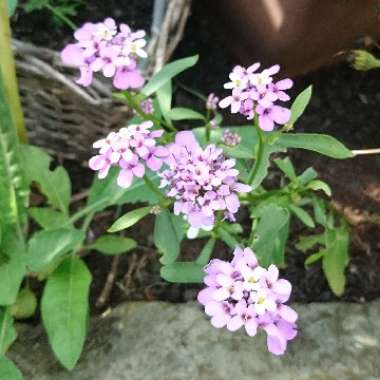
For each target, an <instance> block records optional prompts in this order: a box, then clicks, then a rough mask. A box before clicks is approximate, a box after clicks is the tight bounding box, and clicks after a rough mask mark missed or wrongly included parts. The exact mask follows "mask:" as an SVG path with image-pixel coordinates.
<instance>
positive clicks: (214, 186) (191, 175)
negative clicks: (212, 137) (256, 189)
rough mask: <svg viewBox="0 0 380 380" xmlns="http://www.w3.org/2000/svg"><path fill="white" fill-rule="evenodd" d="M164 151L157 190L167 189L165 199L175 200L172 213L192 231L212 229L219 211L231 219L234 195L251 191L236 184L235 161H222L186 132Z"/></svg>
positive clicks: (235, 206)
mask: <svg viewBox="0 0 380 380" xmlns="http://www.w3.org/2000/svg"><path fill="white" fill-rule="evenodd" d="M168 149H169V151H170V155H169V157H168V159H167V164H168V166H169V168H168V169H167V170H164V171H163V172H162V173H161V174H160V176H161V185H160V187H166V186H169V191H168V193H167V196H168V197H172V198H174V199H175V203H174V213H175V214H176V215H179V214H183V215H184V216H185V217H186V219H187V220H188V222H189V224H190V226H191V227H193V228H196V229H198V228H203V229H209V228H210V227H212V226H213V225H214V222H215V212H216V211H219V210H220V211H224V213H225V216H226V217H227V218H228V219H232V220H233V216H234V214H235V213H236V212H237V211H238V209H239V207H240V202H239V198H238V195H237V194H238V193H246V192H249V191H250V190H251V187H250V186H248V185H245V184H242V183H239V182H238V181H237V176H238V174H239V171H238V170H237V169H235V168H234V166H235V160H233V159H226V158H225V157H224V156H223V151H222V149H218V148H216V147H215V145H208V146H207V147H206V148H205V149H202V148H201V147H200V146H199V144H198V142H197V141H196V139H195V137H194V135H193V134H192V132H187V131H185V132H179V133H177V135H176V139H175V143H173V144H171V145H170V146H169V147H168Z"/></svg>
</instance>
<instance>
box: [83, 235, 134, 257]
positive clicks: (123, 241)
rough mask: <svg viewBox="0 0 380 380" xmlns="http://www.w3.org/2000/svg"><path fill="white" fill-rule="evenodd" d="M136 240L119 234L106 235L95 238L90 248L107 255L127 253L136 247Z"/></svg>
mask: <svg viewBox="0 0 380 380" xmlns="http://www.w3.org/2000/svg"><path fill="white" fill-rule="evenodd" d="M136 246H137V243H136V241H135V240H133V239H130V238H126V237H123V236H117V235H105V236H101V237H99V238H98V239H96V240H95V242H94V243H93V244H91V245H90V246H88V247H87V248H88V249H95V250H96V251H99V252H101V253H103V254H105V255H118V254H120V253H127V252H129V251H131V250H132V249H134V248H136Z"/></svg>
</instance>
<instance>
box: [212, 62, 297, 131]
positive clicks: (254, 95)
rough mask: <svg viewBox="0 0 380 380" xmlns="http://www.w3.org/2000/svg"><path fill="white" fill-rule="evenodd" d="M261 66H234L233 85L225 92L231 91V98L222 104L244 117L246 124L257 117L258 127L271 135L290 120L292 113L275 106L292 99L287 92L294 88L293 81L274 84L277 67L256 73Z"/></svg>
mask: <svg viewBox="0 0 380 380" xmlns="http://www.w3.org/2000/svg"><path fill="white" fill-rule="evenodd" d="M259 67H260V63H255V64H253V65H251V66H249V67H248V68H244V67H242V66H235V67H234V68H233V70H232V72H231V73H230V75H229V78H230V80H231V81H230V82H227V83H225V84H224V88H227V89H231V90H232V93H231V95H229V96H227V97H225V98H224V99H222V100H221V101H220V102H219V107H221V108H227V107H230V108H231V113H241V114H242V115H244V116H245V117H246V118H247V120H252V119H253V118H254V117H255V115H257V118H258V122H259V126H260V128H261V129H262V130H264V131H272V130H273V129H274V128H275V126H276V125H284V124H286V123H287V122H288V121H289V119H290V110H289V109H288V108H285V107H282V106H280V105H278V104H276V102H277V101H280V102H285V101H288V100H289V99H290V97H289V95H288V94H287V93H286V92H285V91H286V90H288V89H290V88H291V87H292V86H293V81H292V80H291V79H288V78H287V79H282V80H280V81H278V82H274V81H273V75H275V74H277V73H278V72H279V70H280V66H279V65H274V66H272V67H269V68H268V69H264V70H263V71H262V72H257V70H258V69H259Z"/></svg>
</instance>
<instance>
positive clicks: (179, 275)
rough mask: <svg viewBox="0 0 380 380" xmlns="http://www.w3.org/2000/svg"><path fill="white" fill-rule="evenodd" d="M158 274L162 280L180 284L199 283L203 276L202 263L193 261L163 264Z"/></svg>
mask: <svg viewBox="0 0 380 380" xmlns="http://www.w3.org/2000/svg"><path fill="white" fill-rule="evenodd" d="M160 274H161V277H162V278H163V279H164V280H166V281H169V282H175V283H180V284H181V283H182V284H188V283H201V282H202V281H203V277H204V271H203V265H200V264H197V263H193V262H176V263H172V264H169V265H164V266H163V267H162V268H161V271H160Z"/></svg>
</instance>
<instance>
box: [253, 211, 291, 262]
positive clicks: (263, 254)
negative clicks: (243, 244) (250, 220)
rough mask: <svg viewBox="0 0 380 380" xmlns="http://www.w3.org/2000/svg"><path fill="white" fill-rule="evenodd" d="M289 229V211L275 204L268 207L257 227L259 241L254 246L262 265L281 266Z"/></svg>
mask: <svg viewBox="0 0 380 380" xmlns="http://www.w3.org/2000/svg"><path fill="white" fill-rule="evenodd" d="M288 229H289V211H288V210H286V209H285V208H282V207H279V206H277V205H275V204H272V205H268V206H267V207H266V208H265V209H264V210H263V213H262V215H261V217H260V220H259V222H258V224H257V227H256V236H257V239H256V241H255V242H254V244H253V248H254V251H255V253H256V255H257V257H258V259H259V261H260V265H262V266H264V267H267V266H269V265H270V264H276V265H281V264H282V263H283V261H284V258H283V248H284V242H286V240H287V235H288Z"/></svg>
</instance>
